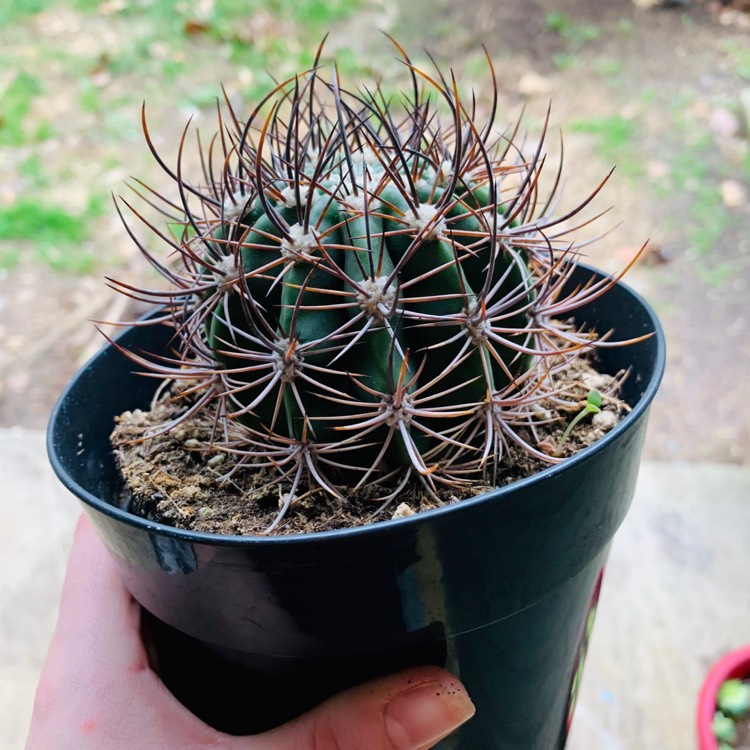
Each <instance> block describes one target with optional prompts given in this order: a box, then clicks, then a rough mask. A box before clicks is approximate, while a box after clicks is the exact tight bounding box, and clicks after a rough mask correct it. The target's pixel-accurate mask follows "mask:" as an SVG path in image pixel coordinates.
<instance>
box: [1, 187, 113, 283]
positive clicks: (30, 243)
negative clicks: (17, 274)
mask: <svg viewBox="0 0 750 750" xmlns="http://www.w3.org/2000/svg"><path fill="white" fill-rule="evenodd" d="M102 213H103V205H102V202H101V201H100V200H95V201H92V202H90V203H89V205H88V207H87V209H86V211H85V212H84V213H83V214H82V215H80V216H76V215H74V214H72V213H70V212H69V211H67V210H66V209H64V208H61V207H60V206H55V205H47V204H44V203H40V202H39V201H36V200H32V199H29V198H21V199H19V200H17V201H15V202H14V203H11V204H10V205H8V206H2V207H0V265H1V266H2V267H3V268H12V267H13V266H15V265H16V264H17V263H18V262H19V260H20V258H21V253H22V251H23V250H22V248H27V251H29V250H30V251H31V252H33V254H34V257H35V258H36V259H37V260H40V261H41V262H43V263H45V264H47V265H49V266H50V267H51V268H52V269H54V270H56V271H61V272H70V273H87V272H90V271H91V270H92V268H93V266H94V257H93V253H92V251H91V249H90V248H86V247H85V246H84V243H85V242H86V240H87V238H88V222H89V220H90V219H92V218H94V217H95V216H100V215H101V214H102Z"/></svg>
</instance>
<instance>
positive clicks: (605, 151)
mask: <svg viewBox="0 0 750 750" xmlns="http://www.w3.org/2000/svg"><path fill="white" fill-rule="evenodd" d="M571 129H572V131H573V132H574V133H590V134H591V135H593V136H595V137H596V140H597V146H598V150H599V153H600V155H601V157H602V159H603V160H604V161H605V162H607V163H608V164H612V165H614V164H616V165H617V169H618V170H619V171H621V172H622V173H624V174H626V175H628V176H629V177H639V176H641V175H642V174H643V165H642V163H641V162H640V160H639V159H637V158H636V156H635V154H634V153H633V152H632V151H631V144H632V140H633V137H634V131H635V125H634V123H633V121H632V120H629V119H627V118H625V117H623V116H622V115H612V116H610V117H597V118H594V119H591V120H579V121H578V122H574V123H573V125H572V126H571Z"/></svg>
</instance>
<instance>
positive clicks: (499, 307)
mask: <svg viewBox="0 0 750 750" xmlns="http://www.w3.org/2000/svg"><path fill="white" fill-rule="evenodd" d="M399 49H400V48H399ZM401 53H402V54H403V61H404V63H405V65H406V67H407V69H408V70H409V71H410V75H411V88H412V91H411V94H410V95H408V96H406V97H405V101H403V102H399V103H395V104H393V103H391V102H389V101H386V99H385V98H384V97H383V96H382V95H381V94H380V92H379V90H378V89H377V87H376V88H375V89H374V90H370V89H368V88H363V89H361V90H360V91H359V92H357V93H353V92H351V91H348V90H345V89H344V88H343V87H342V86H341V84H340V82H339V78H338V75H337V72H336V70H335V68H334V69H333V74H332V80H330V81H327V80H325V79H324V78H323V75H322V73H321V69H320V68H319V67H318V62H319V60H318V59H316V64H315V68H314V69H312V70H311V71H308V72H306V73H304V74H300V75H299V76H297V77H295V78H294V79H292V80H290V81H287V82H285V83H283V84H281V85H279V86H278V87H277V88H276V89H275V90H274V91H273V92H272V93H271V94H269V96H268V97H266V99H265V100H264V101H263V102H261V104H260V105H259V106H258V107H257V108H256V109H255V111H253V112H252V114H251V115H250V117H249V118H248V119H247V120H244V121H243V120H241V119H240V118H239V117H238V116H237V115H236V113H235V111H234V109H233V108H232V106H231V104H230V102H229V100H228V99H227V100H226V104H225V106H224V108H223V109H222V108H219V130H218V132H217V133H216V135H215V136H214V137H213V139H212V140H211V141H210V143H209V144H208V145H201V144H200V139H199V148H200V153H201V162H202V165H203V170H202V171H203V175H202V181H201V182H200V183H192V182H190V181H188V180H187V179H186V178H185V177H184V176H183V173H182V171H183V169H182V161H183V149H184V146H185V142H186V134H184V135H183V138H182V142H181V144H180V150H179V157H178V166H177V168H176V169H175V170H172V169H171V168H170V167H168V166H167V164H166V163H165V161H164V160H162V159H161V157H160V156H159V155H158V154H157V153H156V150H155V148H154V146H153V144H152V141H151V139H150V136H149V134H148V129H147V128H146V125H145V115H144V131H145V133H146V137H147V141H148V144H149V147H150V148H151V150H152V152H153V153H154V156H155V157H156V159H157V160H158V161H159V163H160V165H161V166H162V168H163V169H165V170H166V171H167V173H168V174H169V175H170V176H171V177H172V178H173V179H174V181H175V183H176V185H177V193H178V199H171V200H170V199H166V198H161V196H157V198H159V199H161V201H163V203H161V202H160V201H159V200H154V199H153V197H149V198H148V200H149V202H151V203H152V204H156V203H160V205H161V206H162V211H163V212H164V213H165V214H166V215H168V216H169V217H170V218H171V220H172V221H180V222H181V224H182V226H183V227H184V231H183V233H182V236H181V237H179V238H177V239H175V238H174V237H171V236H170V235H169V234H167V233H166V232H162V231H160V230H158V229H156V228H155V227H154V226H153V224H151V223H150V222H148V221H147V220H146V219H144V221H146V223H147V224H148V225H149V226H150V227H151V228H152V229H154V231H156V232H157V233H158V234H159V235H160V236H161V237H162V238H163V239H164V240H165V241H166V242H167V243H169V244H170V245H171V246H172V247H173V248H174V250H176V251H177V253H178V257H179V261H180V267H179V268H177V269H175V268H174V266H170V265H167V264H165V263H162V262H160V261H158V260H157V259H156V258H155V257H154V256H153V255H151V254H149V253H148V251H147V250H146V249H145V247H144V246H143V245H142V244H141V249H142V251H143V252H144V253H146V255H147V256H148V258H149V260H150V261H151V262H152V264H153V265H155V266H156V267H157V269H158V270H159V271H160V272H161V273H162V275H163V276H164V277H165V278H166V279H167V280H168V281H169V283H170V289H169V290H168V291H167V292H146V291H137V290H134V289H132V288H129V287H125V285H121V286H122V289H123V291H125V292H126V293H128V294H131V295H132V296H136V297H139V298H142V299H149V300H158V301H166V308H165V312H164V314H163V315H162V316H161V317H160V318H159V319H158V321H160V322H164V321H167V322H169V323H170V324H172V325H173V326H174V328H175V332H176V333H175V336H176V339H177V342H178V348H179V355H178V356H175V357H174V358H172V359H165V358H163V357H146V358H143V359H140V358H138V357H137V356H136V355H133V354H131V356H133V357H135V358H138V359H139V360H140V361H142V362H143V363H144V364H146V365H147V366H148V367H149V368H150V369H151V370H153V371H155V372H157V373H160V374H163V375H164V376H165V378H171V379H175V380H178V381H180V380H181V381H184V383H185V389H186V390H189V391H190V393H191V394H192V398H193V407H192V408H191V409H190V414H192V413H195V412H197V411H200V410H205V409H210V410H212V411H211V413H212V414H213V415H214V416H215V418H216V424H217V429H216V436H215V443H216V444H220V445H221V446H222V449H223V450H229V451H231V452H233V453H235V454H238V455H239V456H240V460H239V462H238V466H239V467H241V466H242V465H243V464H247V463H253V464H256V465H265V466H272V467H275V469H276V470H277V472H278V477H279V479H280V480H284V481H286V482H287V483H288V484H287V487H288V492H287V493H286V495H285V497H287V498H289V499H291V498H292V497H293V496H294V494H295V492H297V491H298V490H299V489H300V488H301V487H307V486H320V487H322V488H324V489H325V490H326V491H328V492H329V493H331V494H332V495H334V496H336V497H338V498H343V497H344V496H345V495H346V493H347V489H345V488H346V487H347V486H349V487H352V486H357V485H362V484H364V483H375V482H379V483H383V485H384V486H387V487H390V488H391V490H392V491H393V492H394V493H395V492H396V491H398V488H400V487H402V486H403V484H404V483H405V482H406V481H407V480H408V479H409V477H416V478H419V479H420V480H421V481H422V482H423V483H424V485H425V487H426V488H427V490H428V491H430V492H432V491H434V490H435V488H436V487H438V485H440V484H446V485H449V486H450V485H456V484H462V483H466V482H470V481H473V480H475V479H476V478H477V477H480V476H482V475H485V476H486V475H488V474H489V475H494V473H495V472H497V470H498V466H499V464H500V461H501V459H502V456H503V453H504V449H505V447H506V446H507V445H508V443H509V442H513V443H516V444H518V445H520V446H521V447H522V448H523V449H524V450H526V451H528V452H530V453H532V454H534V455H536V456H538V457H539V458H542V459H544V460H546V461H551V462H553V461H555V460H557V459H556V458H555V457H551V456H549V455H547V454H546V453H544V452H542V451H539V450H538V449H537V447H536V446H535V445H533V444H532V442H533V441H530V440H528V439H527V438H524V437H523V436H522V429H521V428H522V427H524V426H529V425H532V426H533V423H534V420H535V419H537V418H538V414H535V405H536V404H537V403H538V402H539V401H540V400H542V399H544V398H556V399H558V400H559V401H564V400H565V394H564V392H561V391H560V389H559V387H558V385H557V384H556V381H557V375H558V374H559V373H560V372H561V371H562V370H564V369H565V368H566V367H568V366H569V364H570V362H571V361H572V360H573V359H574V358H575V357H577V356H579V355H580V354H581V353H582V352H584V351H587V350H589V349H590V348H591V347H592V346H595V345H598V344H600V343H601V342H600V341H597V335H596V334H595V333H593V332H590V331H580V330H578V329H577V328H576V327H575V326H574V325H573V324H572V322H571V321H570V314H571V313H572V312H573V311H574V310H575V309H576V308H577V307H579V306H581V305H583V304H585V303H586V302H587V301H589V300H591V299H592V298H593V297H596V296H598V295H599V294H602V293H604V292H605V291H606V289H607V288H608V286H609V285H610V284H612V283H614V280H613V279H608V280H606V281H604V282H600V283H598V284H593V285H590V286H589V287H587V288H578V289H566V290H565V291H563V287H564V285H565V282H566V279H567V278H568V276H569V273H570V271H571V268H572V266H573V264H574V263H575V257H576V249H577V248H578V247H579V243H577V242H576V240H575V239H574V238H571V236H570V232H571V229H570V224H571V221H570V220H571V219H572V217H574V216H575V215H576V214H577V212H578V211H579V210H580V208H583V207H584V206H586V205H587V204H588V202H589V201H590V199H591V197H593V195H592V196H589V197H588V198H587V199H586V200H585V201H584V202H583V203H582V204H581V206H579V208H578V209H575V210H574V211H571V212H568V213H566V214H564V215H562V216H555V215H554V214H553V209H554V206H555V203H556V198H555V195H556V193H557V189H558V186H559V181H560V180H559V173H558V174H557V179H555V180H554V181H553V183H554V184H553V185H552V186H551V188H547V192H548V197H546V198H544V199H543V198H542V197H541V195H542V188H541V186H540V175H541V170H542V166H543V163H544V157H543V146H542V143H543V139H541V140H540V143H539V145H538V146H537V147H536V148H535V149H532V151H531V152H528V151H527V150H526V147H525V145H524V147H521V146H518V145H516V143H515V138H516V136H517V131H518V126H516V128H515V130H513V131H512V132H509V133H506V134H497V133H496V132H495V131H494V129H493V127H494V118H495V114H496V108H497V95H495V97H494V100H493V101H492V102H490V103H489V104H488V106H487V110H488V112H487V115H486V118H485V119H484V120H483V121H482V122H481V123H480V122H479V115H478V114H477V112H478V110H479V107H478V105H477V104H476V102H474V101H472V102H471V104H467V103H466V102H465V101H463V100H462V99H461V97H460V96H459V94H458V90H457V85H456V83H455V81H454V80H453V77H452V76H450V77H449V78H448V77H445V76H444V75H443V74H442V73H441V72H440V71H439V70H436V72H435V73H433V74H431V75H428V74H427V73H425V72H422V71H421V70H418V69H417V68H415V67H414V66H413V65H412V64H411V62H410V60H409V58H408V57H407V56H406V55H405V53H403V50H401ZM318 56H320V51H319V52H318ZM489 69H490V70H492V66H491V63H489ZM493 80H494V72H493ZM495 91H496V89H495ZM545 131H546V126H545ZM186 133H187V129H186ZM600 187H601V186H599V187H597V188H596V190H595V191H594V194H596V192H598V190H599V188H600ZM149 195H150V196H154V195H156V194H155V193H154V191H151V192H150V194H149ZM124 202H125V203H126V204H127V205H128V207H129V208H131V209H132V210H133V211H134V212H135V213H136V215H138V216H139V217H140V216H141V214H140V213H138V212H137V211H135V209H133V208H132V206H130V204H129V203H127V202H126V201H124ZM141 218H142V217H141ZM564 222H567V224H566V225H565V227H567V228H564V227H563V223H564ZM575 223H576V222H575V221H573V224H575ZM586 223H588V222H586V221H580V222H578V224H579V225H585V224H586ZM575 228H576V229H577V228H578V227H575ZM129 231H131V230H129ZM131 235H132V236H133V237H134V238H135V233H133V232H132V231H131ZM136 241H138V240H137V239H136ZM139 244H140V243H139ZM171 426H173V425H172V424H170V425H165V429H167V428H169V427H171ZM236 470H238V469H237V467H235V469H234V471H236ZM394 487H395V488H396V489H393V488H394Z"/></svg>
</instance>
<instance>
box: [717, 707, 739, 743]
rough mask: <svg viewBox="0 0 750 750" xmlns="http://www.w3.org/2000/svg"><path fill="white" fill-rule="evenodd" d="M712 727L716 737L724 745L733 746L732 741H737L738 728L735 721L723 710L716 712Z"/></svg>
mask: <svg viewBox="0 0 750 750" xmlns="http://www.w3.org/2000/svg"><path fill="white" fill-rule="evenodd" d="M711 729H712V731H713V733H714V737H716V739H717V740H718V741H719V742H720V743H722V745H724V744H725V743H726V746H728V747H731V746H732V743H734V742H736V741H737V728H736V727H735V725H734V721H733V720H732V719H730V718H729V717H728V716H725V715H724V714H723V713H722V712H721V711H717V712H716V713H715V714H714V720H713V721H712V722H711Z"/></svg>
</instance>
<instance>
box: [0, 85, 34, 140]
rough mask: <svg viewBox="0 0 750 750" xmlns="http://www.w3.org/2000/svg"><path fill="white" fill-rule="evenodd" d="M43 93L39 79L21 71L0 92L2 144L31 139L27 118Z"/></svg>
mask: <svg viewBox="0 0 750 750" xmlns="http://www.w3.org/2000/svg"><path fill="white" fill-rule="evenodd" d="M41 93H42V84H41V82H40V81H39V79H38V78H36V77H35V76H32V75H30V74H28V73H25V72H23V71H21V72H19V73H17V74H16V76H15V78H14V79H13V80H12V81H11V83H10V85H9V86H8V87H7V88H6V89H5V91H3V92H2V93H1V94H0V146H20V145H21V144H23V143H26V142H27V141H28V140H30V136H29V134H28V133H27V132H26V128H25V124H26V118H27V116H28V114H29V112H30V111H31V107H32V104H33V102H34V99H36V97H37V96H39V95H40V94H41Z"/></svg>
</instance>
